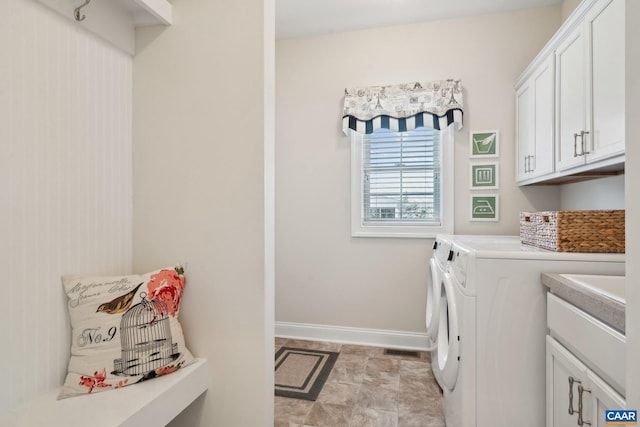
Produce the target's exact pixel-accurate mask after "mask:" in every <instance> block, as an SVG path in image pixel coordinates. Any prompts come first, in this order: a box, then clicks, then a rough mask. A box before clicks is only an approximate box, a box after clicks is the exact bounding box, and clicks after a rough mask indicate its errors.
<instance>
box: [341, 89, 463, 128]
mask: <svg viewBox="0 0 640 427" xmlns="http://www.w3.org/2000/svg"><path fill="white" fill-rule="evenodd" d="M462 115H463V113H462V83H461V82H460V80H454V79H448V80H437V81H431V82H413V83H405V84H400V85H390V86H369V87H358V88H347V89H345V90H344V110H343V115H342V130H343V132H344V133H345V134H348V132H349V129H351V130H353V131H355V132H358V133H363V134H370V133H373V131H375V130H376V129H380V128H386V129H391V130H393V131H395V132H406V131H410V130H413V129H415V128H417V127H431V128H434V129H439V130H440V129H445V128H446V127H447V126H449V125H451V124H454V123H455V124H456V125H457V126H458V128H460V127H462Z"/></svg>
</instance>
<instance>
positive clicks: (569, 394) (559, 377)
mask: <svg viewBox="0 0 640 427" xmlns="http://www.w3.org/2000/svg"><path fill="white" fill-rule="evenodd" d="M586 378H587V367H586V366H585V365H584V364H582V362H580V361H579V360H578V359H577V358H576V357H575V356H574V355H573V354H571V353H570V352H569V351H568V350H567V349H566V348H564V347H563V346H562V345H561V344H560V343H558V342H557V341H556V340H555V339H553V338H551V337H550V336H547V427H567V426H577V425H578V386H579V385H582V386H583V387H584V386H585V384H586ZM585 400H586V401H583V408H582V410H583V411H585V412H583V413H587V414H590V413H591V402H590V400H588V399H585Z"/></svg>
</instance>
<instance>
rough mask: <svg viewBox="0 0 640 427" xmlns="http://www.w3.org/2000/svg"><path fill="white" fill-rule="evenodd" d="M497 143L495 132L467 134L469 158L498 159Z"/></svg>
mask: <svg viewBox="0 0 640 427" xmlns="http://www.w3.org/2000/svg"><path fill="white" fill-rule="evenodd" d="M498 143H499V138H498V131H497V130H484V131H476V132H469V148H470V150H471V151H470V153H471V157H498V148H499V147H498Z"/></svg>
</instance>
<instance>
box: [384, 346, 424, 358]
mask: <svg viewBox="0 0 640 427" xmlns="http://www.w3.org/2000/svg"><path fill="white" fill-rule="evenodd" d="M384 354H386V355H388V356H406V357H420V353H419V352H417V351H411V350H398V349H395V348H385V349H384Z"/></svg>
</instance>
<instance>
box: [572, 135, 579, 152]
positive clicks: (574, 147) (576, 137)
mask: <svg viewBox="0 0 640 427" xmlns="http://www.w3.org/2000/svg"><path fill="white" fill-rule="evenodd" d="M578 135H580V134H579V133H574V134H573V157H578Z"/></svg>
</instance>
